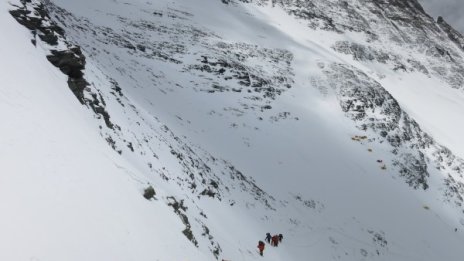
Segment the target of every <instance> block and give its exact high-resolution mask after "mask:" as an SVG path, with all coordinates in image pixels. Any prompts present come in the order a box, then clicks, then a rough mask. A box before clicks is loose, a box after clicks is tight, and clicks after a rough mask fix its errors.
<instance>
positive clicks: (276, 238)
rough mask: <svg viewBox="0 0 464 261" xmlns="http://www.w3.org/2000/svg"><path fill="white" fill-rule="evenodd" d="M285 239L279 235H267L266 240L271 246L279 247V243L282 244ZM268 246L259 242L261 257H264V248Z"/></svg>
mask: <svg viewBox="0 0 464 261" xmlns="http://www.w3.org/2000/svg"><path fill="white" fill-rule="evenodd" d="M283 238H284V236H283V235H282V234H278V235H273V236H271V233H266V238H265V239H264V240H265V241H266V242H267V243H268V244H270V245H271V246H274V247H277V246H279V243H281V242H282V239H283ZM265 245H266V244H264V242H263V241H261V240H260V241H259V242H258V249H259V254H260V255H261V256H263V252H264V246H265Z"/></svg>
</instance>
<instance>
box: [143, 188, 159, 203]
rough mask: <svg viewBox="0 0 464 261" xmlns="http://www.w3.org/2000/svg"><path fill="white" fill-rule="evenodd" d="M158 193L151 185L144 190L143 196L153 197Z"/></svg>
mask: <svg viewBox="0 0 464 261" xmlns="http://www.w3.org/2000/svg"><path fill="white" fill-rule="evenodd" d="M155 195H156V192H155V189H154V188H153V187H152V186H149V187H148V188H146V189H145V190H144V191H143V197H144V198H146V199H148V200H149V199H152V198H153V197H154V196H155Z"/></svg>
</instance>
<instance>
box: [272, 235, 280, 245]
mask: <svg viewBox="0 0 464 261" xmlns="http://www.w3.org/2000/svg"><path fill="white" fill-rule="evenodd" d="M271 240H272V244H271V245H273V246H275V247H276V246H279V236H278V235H274V236H272V239H271Z"/></svg>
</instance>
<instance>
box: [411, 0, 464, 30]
mask: <svg viewBox="0 0 464 261" xmlns="http://www.w3.org/2000/svg"><path fill="white" fill-rule="evenodd" d="M419 1H420V3H421V4H422V6H423V7H424V9H425V10H426V11H427V13H429V14H430V15H431V16H433V17H435V18H437V17H438V16H443V18H445V20H446V21H447V22H448V23H449V24H451V25H452V26H453V27H454V28H456V29H457V30H459V31H461V32H463V33H464V15H463V14H464V0H419Z"/></svg>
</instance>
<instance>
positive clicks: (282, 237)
mask: <svg viewBox="0 0 464 261" xmlns="http://www.w3.org/2000/svg"><path fill="white" fill-rule="evenodd" d="M282 239H284V236H283V235H282V234H279V243H280V242H282Z"/></svg>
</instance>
